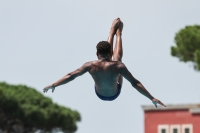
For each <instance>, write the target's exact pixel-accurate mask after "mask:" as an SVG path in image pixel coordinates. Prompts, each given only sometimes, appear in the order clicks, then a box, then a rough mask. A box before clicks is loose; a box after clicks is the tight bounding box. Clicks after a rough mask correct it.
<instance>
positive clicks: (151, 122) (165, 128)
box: [142, 104, 200, 133]
mask: <svg viewBox="0 0 200 133" xmlns="http://www.w3.org/2000/svg"><path fill="white" fill-rule="evenodd" d="M142 109H143V111H144V129H145V131H144V132H145V133H200V104H184V105H167V107H166V108H164V107H158V108H155V106H142Z"/></svg>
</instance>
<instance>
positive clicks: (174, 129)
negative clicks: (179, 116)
mask: <svg viewBox="0 0 200 133" xmlns="http://www.w3.org/2000/svg"><path fill="white" fill-rule="evenodd" d="M180 129H181V126H180V125H170V133H180Z"/></svg>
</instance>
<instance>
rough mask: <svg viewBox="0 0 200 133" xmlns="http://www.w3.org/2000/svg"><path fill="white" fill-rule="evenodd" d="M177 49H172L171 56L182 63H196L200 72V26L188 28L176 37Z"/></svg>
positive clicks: (195, 65) (195, 66) (196, 67)
mask: <svg viewBox="0 0 200 133" xmlns="http://www.w3.org/2000/svg"><path fill="white" fill-rule="evenodd" d="M175 43H176V47H174V46H172V47H171V55H172V56H175V57H178V58H179V59H180V61H184V62H188V61H192V62H193V63H194V68H195V69H196V70H198V71H200V25H194V26H186V27H185V28H184V29H181V30H180V31H179V32H178V33H177V34H176V36H175Z"/></svg>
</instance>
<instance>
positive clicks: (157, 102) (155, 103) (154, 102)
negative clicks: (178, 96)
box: [152, 98, 166, 108]
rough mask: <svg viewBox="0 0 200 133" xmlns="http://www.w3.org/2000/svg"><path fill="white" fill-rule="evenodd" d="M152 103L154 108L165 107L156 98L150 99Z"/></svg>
mask: <svg viewBox="0 0 200 133" xmlns="http://www.w3.org/2000/svg"><path fill="white" fill-rule="evenodd" d="M152 102H153V104H154V105H155V106H156V108H157V104H160V105H162V106H164V107H166V106H165V105H164V104H163V103H162V102H161V101H160V100H158V99H156V98H153V99H152Z"/></svg>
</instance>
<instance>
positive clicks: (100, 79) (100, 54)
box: [43, 18, 165, 107]
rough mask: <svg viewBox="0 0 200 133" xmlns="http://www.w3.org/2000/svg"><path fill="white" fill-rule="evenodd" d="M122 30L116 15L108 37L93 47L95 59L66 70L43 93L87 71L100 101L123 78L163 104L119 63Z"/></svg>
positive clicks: (112, 92) (113, 95)
mask: <svg viewBox="0 0 200 133" xmlns="http://www.w3.org/2000/svg"><path fill="white" fill-rule="evenodd" d="M122 29H123V22H122V21H121V20H120V18H117V19H115V20H114V21H113V23H112V26H111V29H110V33H109V36H108V40H107V41H101V42H99V43H98V44H97V46H96V49H97V52H96V55H97V58H98V60H95V61H89V62H86V63H85V64H83V65H82V66H81V67H80V68H78V69H77V70H75V71H73V72H70V73H68V74H67V75H65V76H64V77H63V78H61V79H59V80H58V81H56V82H55V83H53V84H51V85H49V86H47V87H45V88H44V89H43V92H47V91H48V90H49V89H52V92H53V91H54V90H55V87H58V86H60V85H63V84H66V83H68V82H70V81H72V80H74V79H75V78H76V77H78V76H81V75H83V74H84V73H86V72H89V73H90V75H91V76H92V78H93V79H94V82H95V86H94V89H95V92H96V95H97V96H98V97H99V98H100V99H101V100H105V101H112V100H114V99H116V98H117V97H118V96H119V94H120V92H121V88H122V83H123V77H124V78H125V79H127V80H128V81H129V82H130V83H131V85H132V86H133V87H134V88H135V89H136V90H138V91H139V92H140V93H141V94H143V95H144V96H146V97H147V98H149V99H150V100H151V101H152V102H153V104H154V105H155V106H156V107H157V104H160V105H162V106H165V105H164V104H163V103H162V102H161V101H159V100H158V99H156V98H154V97H153V96H152V95H151V94H150V93H149V92H148V91H147V90H146V89H145V87H144V86H143V85H142V83H141V82H140V81H138V80H137V79H135V78H134V77H133V76H132V74H131V73H130V72H129V70H128V69H127V68H126V66H125V64H124V63H122V55H123V49H122ZM114 35H116V45H115V48H114V50H113V39H114Z"/></svg>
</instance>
